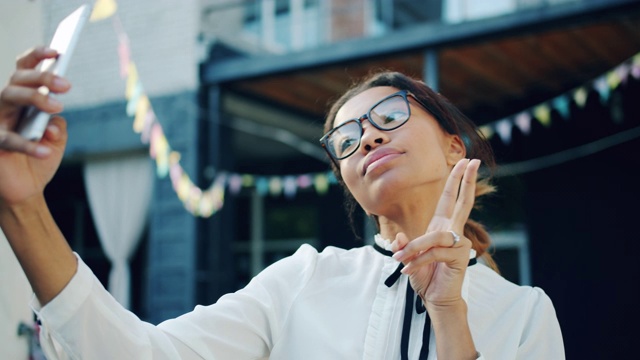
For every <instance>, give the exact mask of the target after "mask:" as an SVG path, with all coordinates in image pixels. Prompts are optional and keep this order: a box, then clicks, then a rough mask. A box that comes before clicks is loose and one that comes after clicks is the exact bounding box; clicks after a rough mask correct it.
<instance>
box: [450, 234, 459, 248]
mask: <svg viewBox="0 0 640 360" xmlns="http://www.w3.org/2000/svg"><path fill="white" fill-rule="evenodd" d="M449 232H450V233H451V235H453V244H451V246H449V247H454V246H456V244H458V243H459V242H460V235H458V234H457V233H456V232H455V231H453V230H449Z"/></svg>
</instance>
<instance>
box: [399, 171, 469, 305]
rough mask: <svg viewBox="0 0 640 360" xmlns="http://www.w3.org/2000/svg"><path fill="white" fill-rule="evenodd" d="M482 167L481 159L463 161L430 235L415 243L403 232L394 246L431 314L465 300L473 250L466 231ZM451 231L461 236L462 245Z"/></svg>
mask: <svg viewBox="0 0 640 360" xmlns="http://www.w3.org/2000/svg"><path fill="white" fill-rule="evenodd" d="M479 167H480V160H475V159H474V160H471V161H469V160H468V159H462V160H460V161H459V162H458V163H457V164H456V165H455V166H454V168H453V170H452V171H451V174H450V175H449V178H448V179H447V183H446V185H445V187H444V190H443V192H442V195H441V197H440V200H439V201H438V205H437V207H436V211H435V214H434V216H433V218H432V219H431V222H430V223H429V226H428V228H427V232H426V233H425V234H424V235H423V236H420V237H418V238H416V239H413V241H409V239H407V237H406V236H405V234H403V233H400V234H398V235H397V237H396V239H395V241H394V242H393V244H392V247H393V250H394V251H395V254H394V255H393V257H394V258H395V259H396V260H399V261H402V262H403V263H404V264H405V267H404V268H403V269H402V272H403V273H405V274H408V275H409V280H410V282H411V286H412V287H413V289H414V290H415V292H416V293H417V294H418V295H420V297H421V298H422V300H423V302H424V303H425V306H426V307H427V309H428V310H429V311H430V313H432V310H434V311H437V310H440V309H443V308H444V309H446V308H447V307H455V306H457V305H459V304H460V302H461V300H462V297H461V292H462V282H463V280H464V274H465V271H466V269H467V265H468V263H469V251H470V249H471V240H469V239H467V238H465V237H464V236H463V232H464V225H465V223H466V222H467V219H468V218H469V214H470V213H471V210H472V208H473V204H474V201H475V186H476V179H477V174H478V168H479ZM458 190H460V191H459V192H458ZM450 231H453V232H454V233H455V234H457V235H458V236H459V237H460V240H459V241H458V242H455V241H454V238H455V237H454V235H453V234H452V233H451V232H450Z"/></svg>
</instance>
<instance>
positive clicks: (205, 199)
mask: <svg viewBox="0 0 640 360" xmlns="http://www.w3.org/2000/svg"><path fill="white" fill-rule="evenodd" d="M116 12H117V3H116V1H115V0H96V2H95V3H94V7H93V12H92V14H91V18H90V20H91V21H99V20H103V19H106V18H109V17H114V15H115V17H114V29H115V31H116V33H117V35H118V56H119V63H120V64H119V65H120V76H121V77H122V78H126V88H125V98H126V100H127V106H126V113H127V115H128V116H129V117H132V118H133V131H134V132H136V133H138V134H140V140H141V141H142V143H144V144H148V145H149V155H150V157H151V158H152V159H154V160H155V163H156V175H157V176H158V177H160V178H166V177H167V176H169V178H170V180H171V184H172V187H173V189H174V191H175V192H176V194H177V196H178V198H179V199H180V201H182V203H183V204H184V207H185V208H186V210H187V211H189V212H190V213H191V214H193V215H194V216H199V217H205V218H206V217H210V216H212V215H213V214H215V213H216V212H217V211H218V210H220V209H221V208H222V206H223V205H224V196H225V191H229V193H230V194H233V195H235V194H238V193H239V192H240V191H241V190H242V188H255V189H256V191H257V192H258V193H259V194H260V195H263V196H264V195H272V196H281V195H284V196H286V197H288V198H293V197H295V195H296V193H297V192H298V190H300V189H315V191H316V192H317V193H318V194H321V195H322V194H325V193H326V192H327V191H328V189H329V186H331V185H334V184H337V180H336V178H335V176H334V174H333V173H332V172H331V171H326V172H321V173H307V174H295V175H294V174H290V175H274V176H260V175H253V174H240V173H231V172H225V171H219V172H218V173H217V174H216V176H215V177H214V180H213V181H212V183H211V185H210V186H209V187H208V188H206V189H201V188H199V187H198V186H197V185H196V184H194V182H193V181H192V180H191V178H190V177H189V175H188V174H187V172H186V171H185V170H184V169H183V167H182V166H181V165H180V153H179V152H177V151H175V150H173V149H172V148H171V146H170V144H169V142H168V140H167V138H166V136H165V134H164V130H163V129H162V126H161V124H160V123H159V122H158V120H157V117H156V114H155V113H154V111H153V108H152V106H151V102H150V101H149V97H148V96H147V94H146V93H145V91H144V88H143V86H142V83H141V81H140V79H139V77H138V71H137V68H136V65H135V62H134V61H133V60H131V52H130V47H129V38H128V36H127V34H126V32H125V31H124V29H123V28H122V26H121V25H120V21H119V19H118V17H117V14H116ZM629 76H633V77H634V78H635V79H640V53H638V54H636V55H635V56H633V57H632V58H631V59H629V60H627V61H625V62H624V63H622V64H620V65H619V66H617V67H616V68H614V69H612V70H610V71H608V72H607V73H605V74H603V75H601V76H600V77H598V78H596V79H595V80H594V81H592V82H591V83H590V84H589V85H583V86H580V87H577V88H575V89H573V90H571V91H569V92H566V93H564V94H562V95H560V96H557V97H555V98H553V99H551V100H549V101H545V102H543V103H541V104H539V105H536V106H534V107H532V108H529V109H526V110H524V111H521V112H519V113H517V114H514V115H512V116H509V117H506V118H504V119H500V120H497V121H494V122H491V123H488V124H485V125H483V126H482V127H480V131H481V132H482V133H483V134H484V135H485V137H486V138H487V139H490V138H491V137H493V136H494V135H496V134H497V136H500V138H501V140H502V142H503V143H504V144H507V145H508V144H509V143H510V142H511V130H512V128H513V127H514V126H517V127H518V128H519V129H520V131H521V132H522V133H523V134H524V135H528V134H529V132H530V131H531V124H532V121H534V119H535V120H537V121H539V122H540V123H541V124H542V125H543V126H545V127H548V126H550V124H551V110H552V108H553V109H556V110H557V111H558V112H559V113H560V114H561V115H562V116H563V118H565V119H567V118H568V117H569V104H570V102H571V101H575V103H576V105H577V106H579V107H584V105H585V103H586V100H587V95H588V93H589V87H592V88H593V89H595V90H596V91H597V92H598V93H599V94H600V96H601V99H602V100H603V101H607V100H608V98H609V95H610V93H611V92H612V91H613V90H615V89H616V88H617V87H618V86H619V85H620V84H622V83H624V82H626V81H627V79H628V78H629Z"/></svg>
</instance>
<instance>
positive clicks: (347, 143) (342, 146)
mask: <svg viewBox="0 0 640 360" xmlns="http://www.w3.org/2000/svg"><path fill="white" fill-rule="evenodd" d="M354 142H355V139H353V138H348V137H345V138H343V139H342V140H341V141H340V143H338V149H339V150H340V152H344V151H345V150H347V149H348V148H350V147H351V146H352V145H353V143H354Z"/></svg>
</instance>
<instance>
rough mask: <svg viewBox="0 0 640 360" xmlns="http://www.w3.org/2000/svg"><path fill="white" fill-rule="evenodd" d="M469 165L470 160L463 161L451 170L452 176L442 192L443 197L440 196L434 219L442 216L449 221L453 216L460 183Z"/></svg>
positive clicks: (450, 175)
mask: <svg viewBox="0 0 640 360" xmlns="http://www.w3.org/2000/svg"><path fill="white" fill-rule="evenodd" d="M467 164H469V159H461V160H460V161H458V162H457V163H456V165H455V166H454V167H453V170H451V174H449V178H448V179H447V182H446V184H445V185H444V189H443V190H442V195H440V200H438V205H437V206H436V211H435V213H434V217H435V216H441V217H443V218H446V219H449V218H451V216H452V215H453V209H454V207H455V205H456V199H457V198H458V189H459V188H460V181H461V180H462V175H463V174H464V171H465V169H466V168H467Z"/></svg>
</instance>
